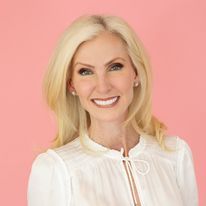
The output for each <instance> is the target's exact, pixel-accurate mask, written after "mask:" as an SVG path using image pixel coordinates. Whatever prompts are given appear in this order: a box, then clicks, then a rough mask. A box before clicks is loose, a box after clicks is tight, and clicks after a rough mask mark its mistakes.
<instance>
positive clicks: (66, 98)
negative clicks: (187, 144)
mask: <svg viewBox="0 0 206 206" xmlns="http://www.w3.org/2000/svg"><path fill="white" fill-rule="evenodd" d="M105 31H107V32H111V33H112V34H114V35H117V36H118V37H120V38H121V39H122V41H123V42H124V43H125V46H126V49H127V51H128V55H129V56H130V58H131V61H132V64H133V66H134V68H135V69H136V72H137V74H138V77H139V81H140V84H139V86H138V87H135V88H134V97H133V101H132V103H131V104H130V106H129V108H128V111H129V112H128V117H127V119H126V120H125V122H124V123H123V126H124V127H127V126H128V125H132V127H133V128H134V129H135V131H136V132H137V133H138V134H149V135H152V136H153V137H154V138H155V139H156V140H157V141H158V143H159V145H160V146H161V147H162V148H163V149H166V150H168V148H167V147H166V145H165V144H164V137H165V131H166V130H167V127H166V126H165V124H163V123H162V122H160V121H159V120H158V119H157V118H156V117H155V116H154V115H152V111H151V110H152V99H151V97H152V93H151V92H152V91H151V88H152V74H151V67H150V63H149V60H148V56H147V54H146V52H145V49H144V46H143V44H142V42H141V40H140V39H139V38H138V37H137V35H136V33H135V32H134V31H133V30H132V28H131V27H130V26H129V25H128V23H127V22H125V21H124V20H123V19H121V18H120V17H117V16H112V15H84V16H81V17H79V18H78V19H76V20H75V21H74V22H72V24H71V25H70V26H69V27H68V28H67V29H66V30H65V31H64V33H63V35H62V37H61V38H60V40H59V42H58V44H57V47H56V49H55V51H54V53H53V55H52V57H51V59H50V62H49V65H48V69H47V71H46V73H45V76H44V80H43V95H44V97H45V99H46V102H47V104H48V106H49V107H50V109H51V110H52V111H54V113H55V115H56V118H57V123H58V128H57V130H58V131H57V134H56V137H55V139H54V140H53V144H52V147H53V148H55V147H59V146H62V145H64V144H66V143H68V142H70V141H72V140H73V139H75V138H76V137H78V136H82V135H84V134H85V132H87V129H88V124H89V122H90V118H89V114H88V112H87V111H85V110H84V109H83V108H82V106H81V104H80V101H79V99H78V98H77V97H76V96H72V95H71V94H70V92H69V91H68V89H67V85H68V81H69V80H70V79H71V74H72V68H71V67H72V58H73V56H74V54H75V52H76V51H77V49H78V47H79V46H80V45H81V44H82V43H83V42H86V41H88V40H91V39H93V38H95V37H96V36H98V35H100V34H101V32H105Z"/></svg>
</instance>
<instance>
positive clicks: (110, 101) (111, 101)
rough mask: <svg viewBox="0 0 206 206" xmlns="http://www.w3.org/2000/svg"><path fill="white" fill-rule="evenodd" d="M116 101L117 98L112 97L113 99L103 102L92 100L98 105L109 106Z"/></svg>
mask: <svg viewBox="0 0 206 206" xmlns="http://www.w3.org/2000/svg"><path fill="white" fill-rule="evenodd" d="M116 100H117V97H114V98H113V99H109V100H106V101H103V100H94V102H95V103H96V104H98V105H110V104H112V103H114V102H115V101H116Z"/></svg>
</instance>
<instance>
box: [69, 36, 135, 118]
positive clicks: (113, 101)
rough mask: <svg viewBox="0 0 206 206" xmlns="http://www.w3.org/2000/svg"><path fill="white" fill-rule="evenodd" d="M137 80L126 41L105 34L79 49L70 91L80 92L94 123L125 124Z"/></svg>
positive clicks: (83, 104)
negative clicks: (126, 47) (112, 122)
mask: <svg viewBox="0 0 206 206" xmlns="http://www.w3.org/2000/svg"><path fill="white" fill-rule="evenodd" d="M137 80H138V79H137V75H136V73H135V71H134V68H133V66H132V64H131V61H130V58H129V56H128V54H127V51H126V49H125V46H124V44H123V43H122V40H121V39H120V38H119V37H117V36H115V35H114V34H111V33H106V32H105V33H103V34H101V35H99V36H98V37H96V38H94V39H92V40H89V41H87V42H84V43H83V44H82V45H81V46H80V47H79V48H78V50H77V52H76V53H75V56H74V58H73V64H72V77H71V81H70V83H69V85H68V88H69V91H70V92H72V91H75V92H76V95H77V97H76V98H79V100H80V102H81V105H82V107H83V108H84V109H85V110H86V111H88V113H89V114H90V118H91V121H92V122H94V121H100V122H101V121H107V122H108V121H110V122H111V121H115V122H122V121H123V120H125V118H126V116H127V112H128V106H129V105H130V104H131V102H132V99H133V90H134V83H135V82H137Z"/></svg>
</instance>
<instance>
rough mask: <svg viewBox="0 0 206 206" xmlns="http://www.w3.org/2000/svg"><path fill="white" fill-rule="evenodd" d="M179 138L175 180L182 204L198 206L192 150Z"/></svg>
mask: <svg viewBox="0 0 206 206" xmlns="http://www.w3.org/2000/svg"><path fill="white" fill-rule="evenodd" d="M179 140H180V151H179V156H178V162H177V182H178V185H179V188H180V192H181V196H182V200H183V203H184V205H190V206H198V189H197V182H196V176H195V169H194V162H193V156H192V151H191V149H190V147H189V145H188V144H187V143H186V142H185V141H184V140H183V139H179Z"/></svg>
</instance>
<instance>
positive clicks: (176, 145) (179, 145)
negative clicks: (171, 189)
mask: <svg viewBox="0 0 206 206" xmlns="http://www.w3.org/2000/svg"><path fill="white" fill-rule="evenodd" d="M144 137H145V138H144V142H145V151H146V152H147V153H149V154H150V155H152V156H153V157H158V158H160V159H164V160H167V161H170V162H172V163H173V164H175V165H176V164H177V163H178V162H180V161H181V159H182V157H183V156H184V155H185V154H187V155H190V156H191V149H190V146H189V145H188V143H187V141H186V140H185V139H184V138H182V137H180V136H178V135H166V136H165V138H164V140H163V141H164V143H165V145H166V146H167V147H168V148H169V149H171V151H167V150H164V149H162V148H161V147H160V145H159V143H158V142H157V140H156V138H155V137H153V136H151V135H146V136H144Z"/></svg>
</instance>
